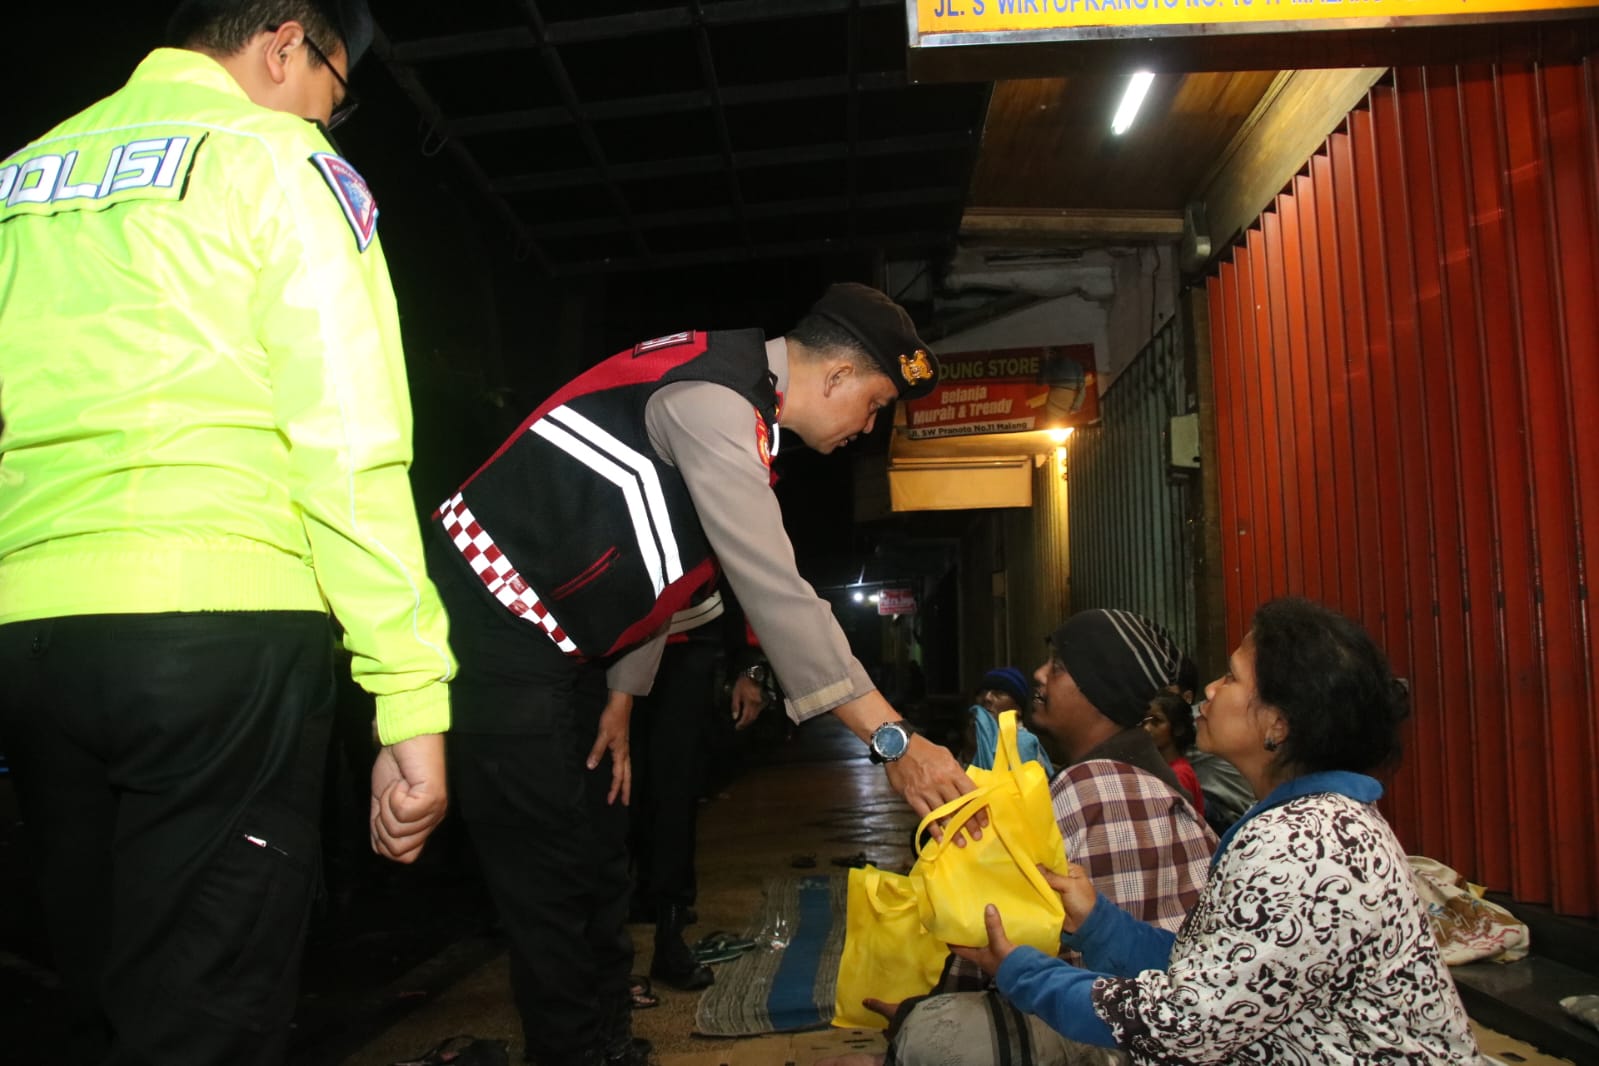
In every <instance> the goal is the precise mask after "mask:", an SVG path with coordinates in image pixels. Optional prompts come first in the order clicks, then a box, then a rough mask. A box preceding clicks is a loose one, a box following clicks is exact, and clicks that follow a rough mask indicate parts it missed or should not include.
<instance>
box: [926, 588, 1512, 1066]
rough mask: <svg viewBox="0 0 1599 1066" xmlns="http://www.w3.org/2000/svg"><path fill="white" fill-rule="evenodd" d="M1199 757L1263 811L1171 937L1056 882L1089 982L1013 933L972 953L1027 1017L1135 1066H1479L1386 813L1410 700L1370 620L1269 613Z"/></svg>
mask: <svg viewBox="0 0 1599 1066" xmlns="http://www.w3.org/2000/svg"><path fill="white" fill-rule="evenodd" d="M1206 695H1207V696H1208V697H1209V700H1210V702H1209V703H1207V704H1206V705H1205V706H1204V708H1203V710H1202V714H1201V717H1200V718H1199V720H1198V730H1199V746H1200V747H1201V748H1202V749H1204V750H1206V751H1211V752H1215V753H1216V754H1218V755H1222V756H1224V757H1225V758H1227V759H1229V760H1230V761H1232V762H1233V763H1234V764H1235V765H1236V766H1237V767H1238V768H1239V769H1240V770H1241V771H1242V772H1243V773H1244V775H1245V776H1246V777H1247V778H1248V779H1249V781H1250V784H1251V785H1252V787H1253V788H1254V791H1255V795H1256V797H1257V798H1258V800H1259V802H1257V803H1256V804H1255V805H1254V806H1253V807H1252V808H1250V810H1249V811H1248V812H1247V813H1246V814H1245V815H1244V817H1243V818H1242V819H1240V820H1239V822H1238V823H1237V824H1235V825H1234V826H1233V827H1232V828H1231V829H1230V830H1229V831H1228V832H1227V834H1226V835H1225V836H1224V837H1222V840H1221V845H1220V847H1219V848H1217V850H1216V854H1215V858H1214V859H1213V860H1212V867H1211V875H1210V880H1209V881H1208V882H1207V883H1206V885H1205V889H1204V891H1203V893H1202V894H1201V895H1200V897H1199V902H1198V903H1197V904H1196V905H1195V907H1194V909H1193V910H1192V911H1191V912H1190V913H1189V915H1188V918H1187V920H1186V921H1185V922H1184V924H1183V926H1182V928H1181V929H1180V930H1179V931H1178V932H1177V933H1176V934H1172V933H1170V932H1167V931H1165V930H1161V929H1157V928H1155V927H1154V926H1149V925H1145V924H1143V923H1141V922H1138V921H1136V920H1134V919H1133V918H1132V917H1131V916H1130V915H1128V914H1127V913H1126V912H1124V911H1121V910H1119V909H1117V908H1116V907H1115V906H1114V905H1113V904H1111V903H1110V902H1109V901H1108V900H1106V899H1105V898H1104V897H1102V896H1096V894H1095V893H1094V890H1093V887H1092V886H1091V885H1090V884H1089V882H1088V880H1087V879H1086V878H1085V877H1083V876H1082V875H1081V874H1080V873H1079V872H1078V871H1077V870H1076V869H1075V868H1074V869H1073V870H1072V871H1071V873H1072V876H1069V877H1065V878H1062V877H1057V876H1055V875H1053V874H1050V875H1048V876H1049V877H1050V880H1051V883H1052V884H1053V885H1054V887H1055V888H1056V890H1057V891H1059V892H1060V893H1061V896H1062V899H1063V900H1064V901H1065V903H1066V911H1067V918H1066V932H1067V935H1066V936H1065V937H1064V943H1065V944H1066V945H1067V946H1068V947H1071V948H1074V949H1076V950H1077V951H1080V952H1081V953H1082V955H1083V962H1084V966H1085V967H1086V969H1079V968H1077V967H1074V966H1071V965H1068V964H1067V963H1064V962H1062V961H1060V960H1059V959H1056V958H1053V957H1051V956H1048V955H1045V954H1043V953H1042V952H1039V951H1037V950H1035V949H1033V948H1028V947H1017V946H1016V945H1014V944H1012V943H1011V942H1010V941H1009V940H1008V939H1007V938H1006V936H1005V930H1004V923H1003V917H1002V916H1001V915H1000V914H999V913H998V912H997V911H996V910H995V909H994V908H993V907H992V906H990V907H989V908H988V913H987V924H988V933H989V944H988V946H987V947H985V948H957V949H955V950H956V952H957V953H958V954H961V955H963V956H965V957H967V958H969V959H971V960H972V961H974V962H976V963H978V964H979V965H981V966H983V968H984V969H986V970H988V971H989V972H991V973H994V974H995V976H996V978H997V981H998V985H999V988H1000V989H1001V991H1003V992H1004V994H1005V995H1006V996H1007V997H1008V998H1009V999H1010V1000H1011V1001H1012V1002H1013V1003H1015V1004H1016V1005H1017V1006H1019V1007H1021V1008H1022V1009H1024V1010H1027V1011H1029V1012H1032V1013H1034V1014H1037V1015H1039V1016H1040V1017H1041V1018H1042V1019H1044V1020H1045V1021H1047V1022H1048V1023H1049V1024H1050V1026H1051V1027H1053V1028H1054V1029H1056V1030H1057V1031H1059V1032H1061V1033H1063V1034H1064V1035H1066V1036H1068V1037H1070V1038H1071V1039H1073V1040H1077V1041H1082V1042H1083V1043H1085V1044H1090V1045H1095V1046H1098V1047H1101V1048H1119V1049H1120V1050H1121V1051H1123V1052H1124V1053H1126V1054H1127V1056H1128V1057H1130V1058H1131V1060H1132V1061H1133V1062H1135V1063H1171V1062H1182V1063H1223V1062H1256V1063H1272V1064H1274V1066H1294V1064H1300V1063H1304V1064H1309V1063H1355V1062H1361V1063H1368V1062H1370V1063H1374V1062H1383V1063H1397V1062H1404V1063H1473V1064H1474V1063H1479V1062H1481V1061H1482V1059H1481V1055H1480V1054H1479V1052H1478V1050H1477V1046H1476V1043H1475V1041H1474V1040H1473V1038H1472V1035H1471V1031H1470V1029H1469V1028H1468V1027H1467V1022H1466V1013H1465V1010H1464V1009H1463V1008H1462V1007H1461V1004H1460V997H1459V994H1458V993H1457V992H1456V991H1455V986H1454V982H1453V981H1452V980H1451V979H1450V976H1449V971H1448V970H1447V969H1446V968H1445V966H1444V964H1443V961H1442V959H1441V957H1440V956H1439V953H1438V948H1437V945H1436V943H1435V942H1434V940H1433V935H1432V931H1431V929H1430V928H1429V926H1428V924H1427V918H1426V914H1425V912H1424V911H1423V909H1422V906H1421V903H1420V900H1419V899H1418V898H1417V895H1416V890H1415V887H1414V886H1413V884H1412V882H1411V877H1410V869H1409V866H1408V865H1407V864H1406V861H1405V853H1404V851H1403V850H1402V849H1401V848H1400V846H1399V843H1398V841H1397V840H1395V838H1394V835H1393V831H1392V830H1391V829H1389V827H1388V823H1387V822H1386V821H1384V820H1383V817H1382V815H1381V814H1379V813H1378V812H1377V808H1376V807H1375V806H1373V804H1374V803H1375V802H1376V801H1377V798H1378V797H1379V796H1381V795H1382V786H1381V785H1379V784H1378V783H1377V782H1376V781H1375V780H1373V779H1372V778H1371V777H1369V776H1367V772H1368V771H1371V770H1374V769H1376V768H1378V767H1380V766H1382V765H1383V764H1384V763H1386V762H1388V761H1389V760H1390V759H1391V758H1392V757H1393V755H1394V754H1395V752H1396V751H1397V738H1396V734H1397V730H1398V727H1399V724H1400V722H1401V721H1402V720H1403V718H1404V716H1405V713H1406V700H1405V695H1404V692H1403V689H1402V688H1401V686H1400V685H1399V683H1398V682H1396V681H1395V679H1394V677H1393V675H1392V674H1391V673H1390V672H1389V668H1388V664H1387V662H1386V660H1385V659H1384V657H1383V655H1382V652H1381V651H1379V650H1378V648H1377V647H1376V645H1375V644H1373V642H1372V640H1371V638H1370V637H1369V636H1368V635H1367V634H1366V633H1365V632H1364V631H1363V630H1362V629H1361V628H1360V627H1359V626H1358V625H1356V624H1355V623H1354V622H1351V621H1350V620H1349V619H1347V618H1344V617H1343V616H1341V615H1338V614H1336V613H1334V612H1332V611H1330V610H1327V609H1326V608H1324V607H1321V606H1319V605H1316V604H1313V603H1309V602H1307V601H1304V600H1296V599H1281V600H1273V601H1272V602H1270V603H1267V604H1265V605H1264V606H1263V607H1261V608H1260V609H1259V611H1257V612H1256V614H1255V617H1254V620H1253V622H1252V623H1251V627H1250V631H1249V634H1248V636H1246V637H1245V638H1244V642H1243V643H1242V644H1241V645H1240V646H1239V648H1238V650H1237V651H1235V652H1234V653H1233V656H1232V659H1231V661H1230V664H1229V670H1228V673H1227V674H1226V675H1225V676H1224V677H1222V678H1220V679H1219V680H1217V681H1214V682H1212V683H1211V684H1210V685H1209V687H1208V688H1207V689H1206Z"/></svg>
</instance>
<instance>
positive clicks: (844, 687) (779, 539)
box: [607, 340, 876, 722]
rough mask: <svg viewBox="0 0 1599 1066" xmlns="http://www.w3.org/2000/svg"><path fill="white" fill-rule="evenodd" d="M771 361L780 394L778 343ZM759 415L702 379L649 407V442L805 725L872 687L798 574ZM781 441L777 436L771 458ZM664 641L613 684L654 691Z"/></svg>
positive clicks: (784, 362) (630, 659) (664, 392)
mask: <svg viewBox="0 0 1599 1066" xmlns="http://www.w3.org/2000/svg"><path fill="white" fill-rule="evenodd" d="M767 365H768V367H769V368H770V369H771V371H772V373H773V374H775V375H776V376H777V390H778V392H780V393H781V392H784V391H786V390H787V388H788V349H787V346H786V345H785V344H784V343H783V342H782V341H781V340H777V341H774V342H769V343H768V345H767ZM756 418H757V415H756V413H755V411H754V409H753V408H752V407H751V406H750V403H749V401H748V400H746V399H744V398H743V397H742V396H740V395H739V394H738V393H736V392H734V391H733V390H732V389H729V388H727V387H726V386H723V385H713V384H711V383H709V382H703V381H685V382H678V383H675V384H672V385H668V386H666V387H665V388H663V389H661V390H660V391H659V392H657V393H656V394H655V395H654V396H653V397H651V398H650V401H649V404H648V405H647V406H646V407H645V411H644V424H645V428H646V429H647V430H648V432H649V437H650V443H651V445H653V446H654V448H655V451H656V454H658V455H659V456H660V457H661V458H662V459H664V460H665V461H666V462H668V463H670V464H672V465H673V466H674V467H676V468H677V469H678V471H679V472H680V473H681V474H682V475H683V480H684V481H685V482H686V483H687V485H688V491H689V495H690V496H691V497H692V498H693V500H694V509H695V510H696V511H697V512H698V513H699V519H700V524H701V525H702V526H703V527H704V529H705V537H706V540H707V541H708V542H709V543H710V545H711V550H712V551H713V552H715V553H716V560H717V562H718V564H720V566H721V568H722V572H723V573H725V574H726V575H727V580H728V582H729V583H730V584H731V585H732V586H733V591H734V593H735V594H736V595H737V596H738V599H739V602H740V603H741V604H742V605H743V606H744V613H745V615H746V616H747V617H748V618H749V622H750V626H751V628H753V629H754V630H755V633H756V635H757V636H759V637H760V640H761V648H762V650H763V651H764V652H765V653H766V657H767V659H768V660H769V661H770V662H771V664H772V668H773V670H775V671H776V673H777V677H778V680H779V681H781V682H782V685H783V691H784V693H785V695H786V700H785V703H786V708H787V711H788V716H789V717H790V718H792V719H793V720H794V721H796V722H803V721H805V720H806V719H808V718H814V717H816V716H817V715H819V714H825V713H826V712H828V711H831V710H832V709H833V708H835V707H837V706H839V705H840V704H843V703H848V702H849V701H850V700H853V699H856V698H858V697H861V696H864V695H866V694H867V693H869V692H871V691H873V690H874V689H875V688H876V686H875V685H873V684H872V681H871V679H870V678H869V677H868V676H867V674H866V669H865V667H863V666H861V664H860V661H859V660H857V659H856V658H855V656H854V655H852V654H850V650H849V642H848V641H847V640H846V639H845V637H844V631H843V629H842V628H840V627H839V624H838V620H837V619H835V618H834V617H833V608H832V607H831V606H830V605H829V604H828V603H827V601H826V600H824V599H822V598H821V597H820V596H818V595H817V594H816V590H815V589H813V588H811V586H810V584H809V583H808V582H806V580H805V579H804V578H802V577H801V576H800V574H799V567H798V565H797V564H796V562H795V560H794V546H793V545H792V544H791V543H790V542H789V539H788V533H787V531H786V530H784V528H783V512H782V510H781V509H780V508H779V507H778V504H777V496H776V495H775V494H774V493H773V492H772V487H771V474H770V472H769V471H768V470H767V467H766V464H765V463H763V462H762V461H761V458H760V455H759V454H758V453H757V451H756V444H755V423H756ZM781 439H782V436H781V430H780V429H779V430H774V432H773V448H772V451H773V452H774V453H776V452H777V451H778V450H779V448H780V447H781ZM665 643H666V634H665V632H664V631H663V632H661V633H659V634H657V635H656V636H655V637H653V638H651V640H650V641H648V642H647V643H645V644H643V645H641V646H640V647H639V648H637V649H635V650H634V651H632V652H629V653H628V654H627V655H625V656H624V657H623V658H621V659H620V660H618V661H617V662H616V663H615V664H614V665H613V666H612V667H611V670H610V671H609V672H608V674H607V678H608V680H609V682H610V684H611V687H612V688H613V689H616V690H618V691H622V692H632V693H634V694H635V695H641V694H643V693H645V692H648V691H649V686H650V683H651V681H652V680H653V678H654V674H655V668H656V666H657V665H658V664H659V662H660V657H661V651H662V649H663V648H664V646H665Z"/></svg>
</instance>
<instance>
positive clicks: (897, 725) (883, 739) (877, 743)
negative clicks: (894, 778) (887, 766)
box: [867, 722, 911, 763]
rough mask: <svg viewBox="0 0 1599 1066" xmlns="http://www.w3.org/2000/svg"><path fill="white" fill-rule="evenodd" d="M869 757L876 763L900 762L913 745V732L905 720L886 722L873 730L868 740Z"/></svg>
mask: <svg viewBox="0 0 1599 1066" xmlns="http://www.w3.org/2000/svg"><path fill="white" fill-rule="evenodd" d="M867 745H868V747H869V748H870V749H871V750H870V752H869V753H868V755H867V757H868V758H870V759H871V760H872V761H873V762H875V763H888V762H898V761H899V760H901V759H903V758H904V757H905V753H906V752H907V751H909V750H910V747H911V733H910V730H909V729H906V728H905V723H903V722H884V723H883V724H882V725H880V726H878V727H877V728H876V729H874V730H873V731H872V739H871V740H869V741H867Z"/></svg>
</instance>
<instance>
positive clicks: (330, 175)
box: [311, 152, 378, 252]
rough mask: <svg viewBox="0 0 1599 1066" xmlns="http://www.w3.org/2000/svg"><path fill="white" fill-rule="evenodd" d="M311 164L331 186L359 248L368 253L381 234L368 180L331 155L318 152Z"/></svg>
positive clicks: (376, 204) (340, 159)
mask: <svg viewBox="0 0 1599 1066" xmlns="http://www.w3.org/2000/svg"><path fill="white" fill-rule="evenodd" d="M311 162H312V163H313V164H314V165H315V166H316V168H317V170H319V171H321V172H322V177H323V178H325V179H327V183H328V187H329V188H331V189H332V190H333V198H334V199H335V200H337V201H338V202H339V209H340V210H342V211H343V212H344V218H345V221H347V222H348V223H349V224H350V229H351V230H353V231H354V233H355V244H356V247H358V248H359V249H360V250H361V251H363V252H364V251H366V249H367V245H369V244H371V243H372V238H373V237H375V236H376V235H377V232H378V202H377V201H376V200H375V199H373V198H372V190H371V189H368V188H367V187H366V180H365V179H364V178H362V177H361V175H360V174H358V173H356V170H355V168H354V167H352V166H351V165H350V164H349V163H346V162H345V161H344V160H343V159H342V158H340V157H339V156H336V155H334V154H333V153H332V152H316V153H314V154H312V156H311Z"/></svg>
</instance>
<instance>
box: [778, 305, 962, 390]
mask: <svg viewBox="0 0 1599 1066" xmlns="http://www.w3.org/2000/svg"><path fill="white" fill-rule="evenodd" d="M810 313H811V314H813V315H816V316H818V317H820V318H825V319H827V320H828V321H829V322H833V323H835V324H836V325H839V326H842V327H843V328H844V329H845V330H847V331H848V332H849V333H850V335H851V336H853V337H854V338H855V339H856V340H858V341H860V342H861V347H863V348H865V349H866V351H867V353H868V354H869V355H871V357H872V358H873V359H874V360H876V362H877V365H878V366H880V367H882V368H883V373H885V374H887V375H888V376H889V377H890V378H891V379H892V380H893V382H894V384H895V385H896V386H898V387H899V395H900V398H901V399H904V400H914V399H916V398H918V397H921V396H926V395H927V394H928V393H930V392H932V391H933V387H934V386H935V385H937V384H938V359H937V358H936V357H935V356H934V355H933V353H932V350H931V349H929V348H928V347H927V342H926V341H924V340H922V339H921V338H920V337H918V336H917V335H916V324H915V323H914V322H912V321H911V316H910V315H908V314H906V313H905V309H904V308H903V307H901V306H900V305H899V304H897V303H895V302H894V301H893V300H890V299H889V298H888V297H887V296H886V295H885V294H883V293H881V292H879V291H878V290H876V289H874V288H872V287H871V286H870V285H859V284H856V283H855V282H853V281H846V282H841V283H839V284H837V285H829V286H828V287H827V291H826V292H824V293H822V298H821V299H820V300H817V301H816V303H814V304H812V305H811V310H810Z"/></svg>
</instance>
